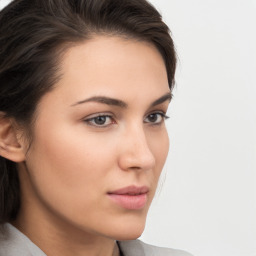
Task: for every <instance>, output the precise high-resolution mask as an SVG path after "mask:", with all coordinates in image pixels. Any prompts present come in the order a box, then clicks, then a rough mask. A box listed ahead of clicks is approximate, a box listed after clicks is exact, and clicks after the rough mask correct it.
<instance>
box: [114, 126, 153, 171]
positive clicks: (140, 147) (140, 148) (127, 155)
mask: <svg viewBox="0 0 256 256" xmlns="http://www.w3.org/2000/svg"><path fill="white" fill-rule="evenodd" d="M120 143H121V148H120V152H119V161H118V162H119V167H120V168H121V169H122V170H145V171H146V170H152V169H153V168H154V166H155V163H156V159H155V156H154V154H153V153H152V151H151V149H150V145H149V136H147V135H146V134H145V132H144V129H143V127H140V126H138V125H137V126H136V125H134V126H133V127H130V128H129V129H127V131H126V132H125V134H124V135H123V139H122V140H121V142H120Z"/></svg>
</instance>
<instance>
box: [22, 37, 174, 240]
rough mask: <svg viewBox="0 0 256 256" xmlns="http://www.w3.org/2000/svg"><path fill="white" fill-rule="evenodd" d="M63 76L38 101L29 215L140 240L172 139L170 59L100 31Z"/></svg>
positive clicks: (28, 173)
mask: <svg viewBox="0 0 256 256" xmlns="http://www.w3.org/2000/svg"><path fill="white" fill-rule="evenodd" d="M61 73H62V77H61V79H60V80H59V82H58V83H57V85H56V87H55V89H54V90H52V91H51V92H49V93H47V94H46V95H44V96H43V98H42V99H41V101H40V103H39V105H38V108H37V115H36V122H35V126H34V131H33V141H32V145H31V147H30V149H29V151H28V153H27V155H26V159H25V161H26V166H27V170H22V168H21V174H20V176H21V177H20V178H21V184H22V194H23V199H22V200H23V206H22V208H21V212H20V215H19V216H25V217H26V215H27V218H30V219H31V218H33V217H32V216H35V217H34V218H36V219H37V220H38V219H40V220H41V222H42V223H44V222H45V223H49V222H52V225H57V224H56V223H59V224H60V223H61V224H63V225H70V226H72V227H75V228H78V229H79V230H82V231H85V232H87V233H90V234H96V235H101V236H105V237H111V238H114V239H120V240H122V239H133V238H136V237H138V236H140V235H141V233H142V231H143V229H144V225H145V219H146V215H147V212H148V208H149V206H150V203H151V201H152V199H153V196H154V193H155V190H156V187H157V183H158V179H159V175H160V173H161V170H162V168H163V165H164V162H165V159H166V156H167V152H168V146H169V142H168V135H167V132H166V128H165V124H164V119H165V118H164V115H165V112H166V111H167V107H168V104H169V101H170V91H169V87H168V80H167V74H166V68H165V64H164V61H163V59H162V57H161V55H160V53H159V52H158V51H157V50H156V48H155V47H154V46H152V45H151V44H148V43H145V42H138V41H135V40H125V39H122V38H119V37H103V36H102V37H100V36H98V37H95V38H94V39H92V40H90V41H87V42H85V43H82V44H80V45H77V46H73V47H72V48H70V49H69V50H68V51H67V52H66V53H65V55H64V57H63V61H62V62H61ZM45 220H47V221H45Z"/></svg>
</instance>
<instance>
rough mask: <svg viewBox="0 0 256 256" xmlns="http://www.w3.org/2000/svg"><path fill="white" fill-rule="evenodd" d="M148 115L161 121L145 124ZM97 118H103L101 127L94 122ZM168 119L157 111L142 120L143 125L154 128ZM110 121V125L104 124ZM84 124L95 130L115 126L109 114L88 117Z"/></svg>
mask: <svg viewBox="0 0 256 256" xmlns="http://www.w3.org/2000/svg"><path fill="white" fill-rule="evenodd" d="M150 115H154V116H155V115H158V116H157V117H161V120H160V121H158V122H156V123H154V122H150V121H149V122H145V119H147V118H149V116H150ZM97 118H103V121H104V123H103V124H102V125H101V124H97V123H96V122H95V121H96V119H97ZM168 118H169V117H168V116H167V115H166V114H165V113H164V112H162V111H158V112H152V113H150V114H148V115H147V116H146V118H145V119H144V123H148V124H151V125H154V126H157V125H161V124H162V123H163V122H164V120H166V119H168ZM108 119H109V120H110V123H109V124H105V122H106V120H108ZM83 121H84V122H85V123H86V124H88V125H90V126H95V127H97V128H107V127H109V126H110V125H112V124H116V121H115V120H114V117H113V115H109V114H98V115H96V116H93V117H90V118H87V119H84V120H83Z"/></svg>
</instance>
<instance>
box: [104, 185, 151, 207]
mask: <svg viewBox="0 0 256 256" xmlns="http://www.w3.org/2000/svg"><path fill="white" fill-rule="evenodd" d="M148 192H149V188H148V187H146V186H142V187H137V186H128V187H125V188H121V189H118V190H115V191H111V192H108V193H107V195H108V196H109V198H110V199H111V200H112V202H114V203H115V204H117V205H119V206H120V207H122V208H125V209H128V210H140V209H142V208H144V207H145V205H146V203H147V200H148Z"/></svg>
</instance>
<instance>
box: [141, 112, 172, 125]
mask: <svg viewBox="0 0 256 256" xmlns="http://www.w3.org/2000/svg"><path fill="white" fill-rule="evenodd" d="M168 118H169V117H168V116H166V114H165V113H164V112H155V113H150V114H149V115H148V116H147V117H146V118H145V120H144V122H145V123H150V124H154V125H157V124H161V123H162V122H163V121H164V120H166V119H168Z"/></svg>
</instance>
